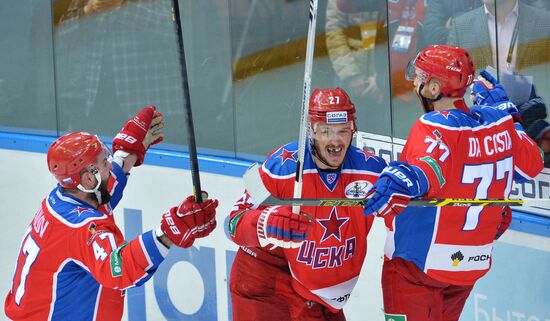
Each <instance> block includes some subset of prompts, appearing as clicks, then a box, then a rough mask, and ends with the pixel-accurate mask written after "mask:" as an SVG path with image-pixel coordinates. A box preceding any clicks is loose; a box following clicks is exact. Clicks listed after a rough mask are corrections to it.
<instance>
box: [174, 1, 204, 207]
mask: <svg viewBox="0 0 550 321" xmlns="http://www.w3.org/2000/svg"><path fill="white" fill-rule="evenodd" d="M172 6H173V8H172V9H173V12H172V13H173V18H174V21H175V26H176V33H177V35H178V45H179V50H178V51H179V58H180V67H181V69H180V71H181V78H182V82H183V105H184V107H185V112H186V113H185V114H186V125H187V126H186V128H187V137H188V145H189V163H190V166H191V177H192V179H193V194H194V195H195V200H196V202H197V203H202V193H201V191H202V190H201V181H200V177H199V162H198V159H197V145H196V143H195V129H194V127H193V113H192V112H191V99H190V97H189V82H188V81H187V64H186V62H185V48H184V46H183V33H182V29H181V19H180V8H179V3H178V0H172Z"/></svg>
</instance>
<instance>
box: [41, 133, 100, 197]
mask: <svg viewBox="0 0 550 321" xmlns="http://www.w3.org/2000/svg"><path fill="white" fill-rule="evenodd" d="M104 148H106V147H104V145H103V143H101V141H100V140H99V138H98V137H97V136H95V135H92V134H89V133H85V132H79V133H70V134H67V135H64V136H62V137H60V138H58V139H57V140H56V141H55V142H53V143H52V145H51V146H50V149H48V156H47V160H48V169H49V170H50V172H51V173H52V174H53V175H54V176H55V178H56V179H57V180H58V181H59V184H60V185H61V186H63V187H66V188H76V187H77V186H78V185H79V184H80V173H81V171H82V170H83V169H85V168H86V167H87V166H89V165H92V164H95V163H96V162H97V158H98V156H99V155H100V153H101V151H102V150H104Z"/></svg>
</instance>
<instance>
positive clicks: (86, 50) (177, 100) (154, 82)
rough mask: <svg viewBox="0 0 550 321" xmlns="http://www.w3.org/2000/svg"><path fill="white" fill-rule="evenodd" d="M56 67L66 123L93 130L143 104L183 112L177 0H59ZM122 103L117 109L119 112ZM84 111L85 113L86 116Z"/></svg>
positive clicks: (112, 127)
mask: <svg viewBox="0 0 550 321" xmlns="http://www.w3.org/2000/svg"><path fill="white" fill-rule="evenodd" d="M53 6H54V21H55V23H56V28H55V32H54V37H56V38H55V40H56V55H55V59H56V72H57V78H56V80H57V91H58V100H59V104H60V107H61V115H60V117H61V119H62V121H61V123H62V124H68V125H67V126H68V129H69V130H72V129H74V128H79V129H84V130H89V131H94V130H97V128H91V127H89V126H92V127H93V126H95V125H94V124H95V123H105V122H104V120H103V119H102V118H101V117H102V115H103V114H105V113H108V114H109V115H112V118H111V121H110V122H108V123H106V124H105V126H110V127H109V128H106V129H105V131H107V132H109V131H113V132H114V131H115V130H116V129H117V127H118V125H117V124H118V123H119V122H122V121H123V120H124V119H126V118H127V117H129V115H131V114H133V113H135V112H136V110H135V109H136V106H142V105H146V104H155V105H157V106H161V107H162V108H163V109H164V110H165V111H166V112H165V115H166V116H172V117H169V118H168V119H170V118H173V116H174V115H179V114H182V113H183V112H182V111H181V110H180V109H179V106H182V105H183V104H182V99H183V96H182V93H181V92H182V86H181V76H180V67H179V60H178V54H177V53H178V48H177V38H176V33H175V32H174V24H173V20H172V11H171V9H172V6H171V4H170V1H168V2H167V1H161V0H146V1H145V0H136V1H127V0H70V1H62V0H57V1H55V2H54V5H53ZM113 110H116V112H113ZM81 115H85V116H86V117H80V116H81Z"/></svg>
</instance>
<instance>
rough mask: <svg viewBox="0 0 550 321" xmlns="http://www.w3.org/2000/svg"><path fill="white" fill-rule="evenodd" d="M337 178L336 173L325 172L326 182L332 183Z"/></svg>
mask: <svg viewBox="0 0 550 321" xmlns="http://www.w3.org/2000/svg"><path fill="white" fill-rule="evenodd" d="M337 178H338V174H336V173H328V174H327V183H329V184H332V183H334V181H335V180H336V179H337Z"/></svg>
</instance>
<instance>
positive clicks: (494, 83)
mask: <svg viewBox="0 0 550 321" xmlns="http://www.w3.org/2000/svg"><path fill="white" fill-rule="evenodd" d="M472 96H474V98H473V100H474V104H476V105H485V106H492V107H495V108H498V109H502V110H506V111H508V113H509V114H510V115H512V118H513V119H514V121H515V122H519V123H521V116H520V114H519V111H518V109H517V108H516V105H514V104H513V103H512V102H511V101H510V99H509V98H508V94H507V93H506V91H505V90H504V87H503V86H502V85H501V84H500V83H499V82H498V80H496V79H495V77H493V75H491V74H490V73H489V72H488V71H487V70H485V69H482V70H481V71H480V72H479V77H478V79H477V80H476V81H474V83H473V85H472Z"/></svg>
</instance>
